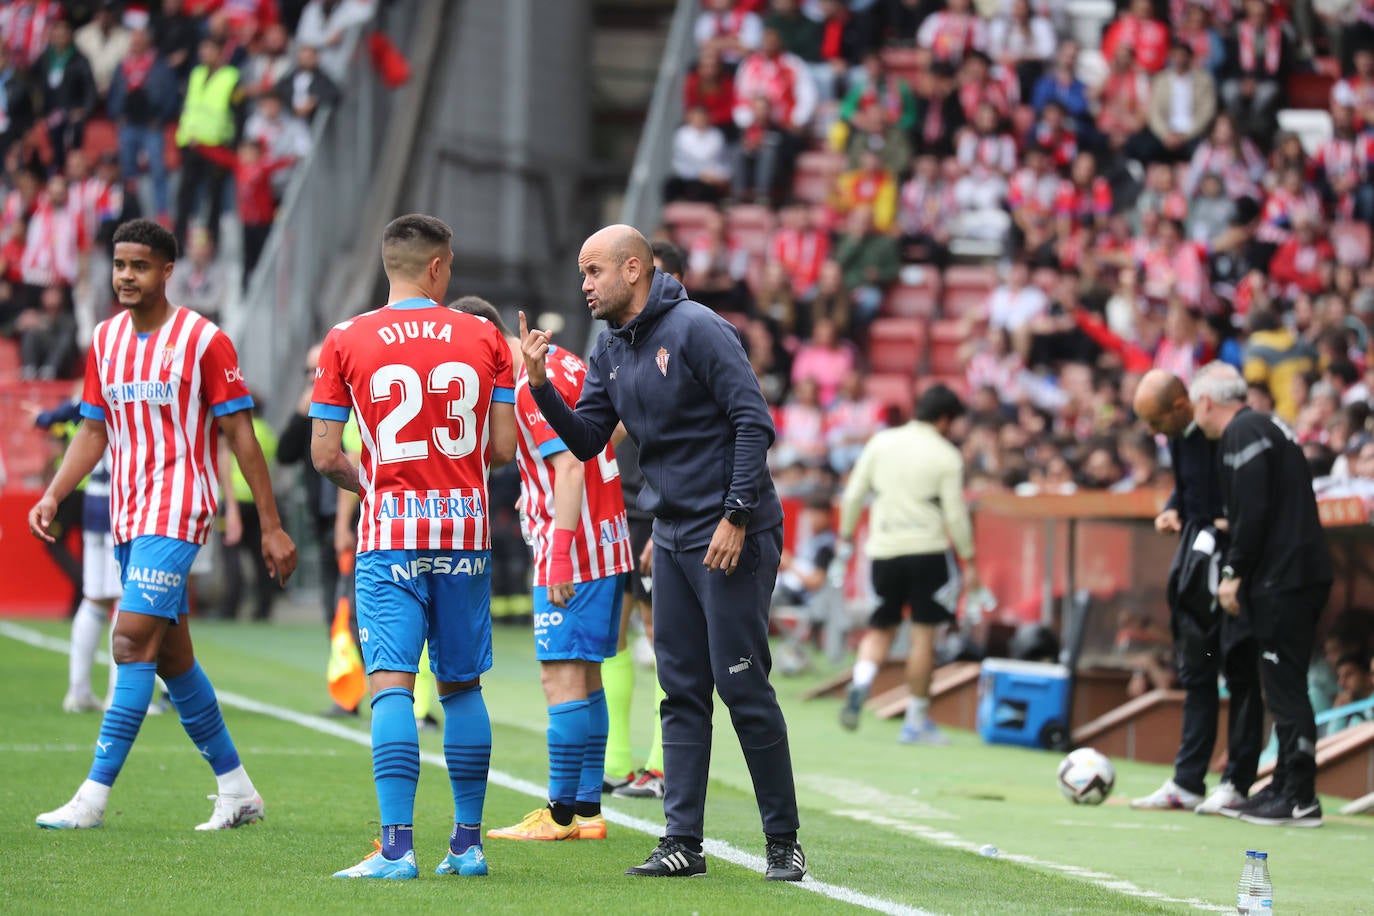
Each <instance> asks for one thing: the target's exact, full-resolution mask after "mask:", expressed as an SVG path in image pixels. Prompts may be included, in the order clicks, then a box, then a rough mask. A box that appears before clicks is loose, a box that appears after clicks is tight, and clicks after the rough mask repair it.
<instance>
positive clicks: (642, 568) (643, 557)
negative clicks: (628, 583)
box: [639, 537, 654, 576]
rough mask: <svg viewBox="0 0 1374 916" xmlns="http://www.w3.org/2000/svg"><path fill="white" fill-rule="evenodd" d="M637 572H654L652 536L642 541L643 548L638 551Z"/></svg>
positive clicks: (646, 574) (648, 574) (644, 574)
mask: <svg viewBox="0 0 1374 916" xmlns="http://www.w3.org/2000/svg"><path fill="white" fill-rule="evenodd" d="M639 574H640V575H642V576H652V575H653V574H654V539H653V538H652V537H651V538H649V540H647V541H645V542H644V549H643V550H641V551H640V552H639Z"/></svg>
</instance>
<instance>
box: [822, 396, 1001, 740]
mask: <svg viewBox="0 0 1374 916" xmlns="http://www.w3.org/2000/svg"><path fill="white" fill-rule="evenodd" d="M963 413H964V404H963V402H962V401H960V400H959V396H958V395H956V394H955V393H954V392H953V391H951V390H950V389H949V388H947V387H945V386H944V385H935V386H933V387H931V388H929V389H928V390H927V391H926V392H925V393H924V394H923V395H921V398H920V400H919V402H918V403H917V405H916V418H915V419H914V420H912V421H911V422H910V423H906V424H904V425H902V426H899V427H895V428H893V429H887V430H883V431H882V432H880V433H878V434H877V435H876V436H874V437H873V438H872V439H870V440H869V442H868V444H867V445H865V446H864V449H863V452H862V453H861V454H860V455H859V460H858V463H857V464H855V465H854V470H853V472H852V473H851V474H850V477H849V484H848V485H847V486H846V487H845V491H844V497H843V503H842V506H841V510H840V511H841V514H840V547H839V551H838V553H839V557H840V558H841V559H840V562H841V563H843V562H845V560H847V558H848V557H849V555H850V552H851V547H850V540H851V539H852V538H853V536H854V527H855V525H856V524H857V523H858V520H859V513H860V512H861V511H862V509H863V506H864V503H865V501H866V500H867V499H868V497H869V496H870V495H871V496H872V497H873V499H872V502H871V504H870V515H869V522H868V538H867V541H866V542H865V544H864V548H865V550H866V552H867V553H868V556H869V559H870V560H871V561H872V567H873V590H874V591H875V592H876V593H877V595H878V601H879V603H878V607H877V608H876V609H875V610H874V611H873V616H872V617H871V618H870V619H869V629H868V632H867V633H865V634H864V637H863V640H862V641H861V642H860V643H859V656H858V660H857V661H856V662H855V664H854V678H853V681H852V682H851V684H850V687H849V692H848V694H847V696H846V698H845V705H844V709H843V710H842V711H841V712H840V724H842V725H843V726H844V727H845V728H848V729H855V728H858V726H859V714H860V711H861V710H862V708H863V703H864V700H865V699H867V697H868V692H869V689H870V688H871V687H872V685H873V679H874V677H875V676H876V675H877V673H878V666H879V665H881V664H882V662H883V660H884V659H886V658H887V654H888V652H889V651H890V650H891V648H892V640H893V638H894V637H895V636H896V633H897V627H898V626H899V625H900V624H901V622H902V614H903V609H904V608H906V609H908V610H909V613H910V619H911V651H910V654H909V655H908V656H907V663H906V674H907V686H908V687H909V689H910V691H911V699H910V700H909V701H908V703H907V710H906V719H905V721H904V722H903V724H902V730H901V734H900V735H899V736H898V740H900V741H901V742H902V743H903V744H946V743H948V739H947V738H946V737H945V735H944V733H942V732H941V731H940V730H939V729H938V728H936V726H935V724H934V723H933V722H931V721H930V713H929V710H930V678H931V672H932V670H933V669H934V667H935V631H936V629H937V628H938V627H939V626H940V625H942V624H944V623H947V622H949V621H950V620H953V619H954V608H955V605H956V602H957V601H958V599H959V587H960V586H959V570H958V567H957V566H956V565H955V562H954V558H953V557H952V556H951V554H950V547H951V544H952V545H953V549H954V552H955V553H957V554H958V556H959V559H960V560H961V561H963V564H964V576H963V578H964V585H965V587H966V588H968V589H969V590H970V591H974V590H977V588H978V573H977V570H976V569H975V568H974V565H973V525H972V522H971V521H970V520H969V513H968V506H967V505H965V503H964V460H963V457H962V456H961V455H960V454H959V450H958V449H957V448H955V447H954V445H953V444H951V443H950V442H949V440H948V438H947V436H948V435H949V430H950V427H951V426H952V425H953V424H954V422H955V421H956V420H958V419H959V417H961V416H962V415H963Z"/></svg>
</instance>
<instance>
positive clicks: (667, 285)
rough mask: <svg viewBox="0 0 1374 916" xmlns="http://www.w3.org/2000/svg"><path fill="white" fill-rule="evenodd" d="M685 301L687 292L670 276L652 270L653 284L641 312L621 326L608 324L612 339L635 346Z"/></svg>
mask: <svg viewBox="0 0 1374 916" xmlns="http://www.w3.org/2000/svg"><path fill="white" fill-rule="evenodd" d="M686 301H687V290H686V289H684V288H683V286H682V284H681V283H679V282H678V281H677V280H676V279H675V278H674V277H672V276H671V275H670V274H666V273H664V272H663V271H661V270H659V269H658V268H657V267H655V268H654V283H653V286H651V287H650V288H649V300H648V301H647V302H645V303H644V308H643V310H642V311H641V312H640V313H639V314H638V315H636V316H634V317H633V318H631V319H630V320H629V321H627V322H625V323H624V324H622V325H614V324H609V323H608V328H609V330H610V333H611V336H612V337H618V338H620V340H621V341H623V342H624V343H625V344H626V346H630V347H634V346H637V345H638V344H639V343H640V342H641V341H643V340H644V339H645V338H647V337H648V336H649V332H650V331H652V330H653V329H654V325H656V324H658V322H659V321H660V320H661V319H662V318H663V316H664V315H666V314H668V312H670V311H671V310H672V309H673V308H675V307H676V306H677V305H678V304H679V303H681V302H686Z"/></svg>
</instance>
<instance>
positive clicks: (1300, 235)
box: [1269, 210, 1336, 298]
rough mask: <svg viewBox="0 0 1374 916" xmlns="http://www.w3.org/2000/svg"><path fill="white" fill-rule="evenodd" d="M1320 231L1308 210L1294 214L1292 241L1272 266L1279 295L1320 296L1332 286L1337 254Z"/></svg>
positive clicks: (1281, 250) (1281, 246)
mask: <svg viewBox="0 0 1374 916" xmlns="http://www.w3.org/2000/svg"><path fill="white" fill-rule="evenodd" d="M1318 229H1319V227H1318V224H1317V220H1316V217H1315V215H1314V214H1312V213H1309V212H1307V211H1306V210H1298V211H1297V212H1296V213H1295V214H1294V216H1293V235H1292V237H1291V238H1289V239H1288V241H1286V242H1284V243H1283V244H1282V245H1280V246H1279V248H1278V251H1275V252H1274V259H1273V260H1272V261H1270V262H1269V277H1270V279H1271V280H1272V281H1273V286H1274V291H1275V293H1276V294H1277V295H1280V296H1284V297H1289V298H1291V297H1292V296H1294V295H1296V294H1297V293H1299V292H1304V293H1308V294H1309V295H1316V294H1317V293H1320V292H1321V291H1322V290H1324V289H1326V288H1327V286H1328V285H1329V283H1330V278H1331V269H1332V266H1333V261H1334V260H1335V257H1336V252H1335V249H1333V248H1332V247H1331V242H1330V241H1329V240H1328V239H1326V238H1325V237H1324V236H1321V235H1319V232H1318Z"/></svg>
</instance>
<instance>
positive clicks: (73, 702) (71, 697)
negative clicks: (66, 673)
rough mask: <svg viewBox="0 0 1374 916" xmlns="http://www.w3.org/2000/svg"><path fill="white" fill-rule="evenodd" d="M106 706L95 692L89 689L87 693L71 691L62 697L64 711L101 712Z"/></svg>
mask: <svg viewBox="0 0 1374 916" xmlns="http://www.w3.org/2000/svg"><path fill="white" fill-rule="evenodd" d="M104 708H105V707H104V706H103V705H102V704H101V702H100V701H99V700H97V699H96V697H95V694H93V693H91V692H90V691H89V690H87V691H86V692H85V693H71V692H70V691H69V692H68V693H67V695H66V696H65V697H63V698H62V711H63V712H100V711H102V710H103V709H104Z"/></svg>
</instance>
